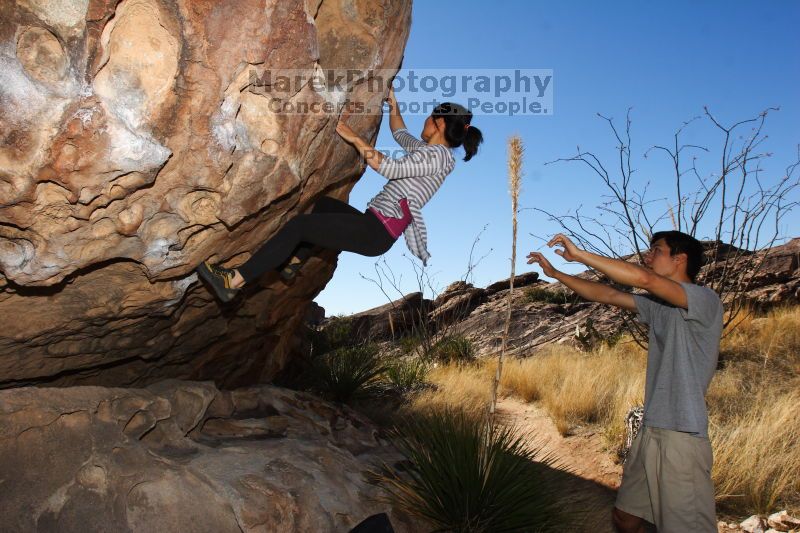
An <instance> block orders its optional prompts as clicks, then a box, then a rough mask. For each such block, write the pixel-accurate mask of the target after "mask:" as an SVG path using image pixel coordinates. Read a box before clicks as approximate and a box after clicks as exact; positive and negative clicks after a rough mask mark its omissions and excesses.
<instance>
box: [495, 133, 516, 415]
mask: <svg viewBox="0 0 800 533" xmlns="http://www.w3.org/2000/svg"><path fill="white" fill-rule="evenodd" d="M523 152H524V149H523V146H522V139H521V138H520V137H519V136H518V135H514V136H512V137H511V138H509V139H508V185H509V190H510V193H511V227H512V238H511V276H510V277H509V280H508V281H509V286H508V310H507V311H506V324H505V328H504V330H503V343H502V345H501V347H500V355H499V356H498V357H497V371H496V372H495V375H494V383H493V384H492V404H491V406H490V407H489V414H490V415H491V416H494V412H495V409H496V407H497V389H498V388H499V387H500V376H501V374H502V372H503V357H504V356H505V354H506V347H507V345H508V330H509V329H510V327H511V306H512V303H513V293H514V272H515V268H514V267H515V265H516V262H517V213H518V212H519V190H520V184H521V183H522V154H523Z"/></svg>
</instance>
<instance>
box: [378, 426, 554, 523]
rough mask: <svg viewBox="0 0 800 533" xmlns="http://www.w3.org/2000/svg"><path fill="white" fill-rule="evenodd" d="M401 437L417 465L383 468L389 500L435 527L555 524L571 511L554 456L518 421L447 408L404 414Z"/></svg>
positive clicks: (382, 479) (398, 434) (399, 429)
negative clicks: (558, 483) (563, 503)
mask: <svg viewBox="0 0 800 533" xmlns="http://www.w3.org/2000/svg"><path fill="white" fill-rule="evenodd" d="M394 442H395V444H396V445H397V446H398V448H399V449H400V450H401V451H402V453H403V454H404V455H405V456H406V458H407V459H408V463H410V467H407V468H406V469H405V471H403V472H399V471H397V470H395V469H393V468H391V467H389V466H386V465H385V466H384V468H383V471H382V472H380V473H378V474H377V480H378V482H380V483H381V484H382V485H383V487H384V488H385V490H386V494H387V496H386V497H385V498H384V500H385V501H386V502H387V503H390V504H393V505H396V506H398V507H399V508H401V509H403V510H404V511H406V512H407V513H409V514H412V515H414V516H417V517H419V518H422V519H424V520H426V521H428V522H429V523H430V524H431V525H432V526H433V527H434V531H454V532H474V533H478V532H492V533H501V532H511V531H519V532H521V531H526V532H529V531H548V530H550V531H552V530H554V528H555V526H556V523H557V522H559V521H560V520H561V519H562V518H563V510H562V509H561V507H560V505H559V503H558V500H557V499H556V498H555V497H554V496H553V487H552V485H551V483H550V482H549V481H550V477H551V476H550V474H549V473H550V472H552V470H551V469H550V466H551V464H552V459H551V458H550V457H549V456H539V455H540V454H539V452H538V451H537V450H532V449H530V448H529V447H527V446H526V445H525V441H524V440H523V438H522V437H520V436H517V435H516V432H515V430H514V429H513V428H510V427H508V426H502V425H500V424H495V423H493V422H492V421H491V420H489V419H488V418H487V417H485V416H484V417H477V418H476V417H472V416H469V415H467V414H465V413H463V412H456V411H451V410H444V411H441V412H438V413H436V412H434V413H428V414H424V415H416V416H415V417H414V418H409V419H407V420H404V421H403V422H402V423H401V424H400V425H399V426H398V427H397V428H396V429H395V430H394ZM560 525H561V526H563V523H562V524H560Z"/></svg>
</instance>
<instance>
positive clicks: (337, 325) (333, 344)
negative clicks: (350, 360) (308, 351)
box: [311, 316, 358, 354]
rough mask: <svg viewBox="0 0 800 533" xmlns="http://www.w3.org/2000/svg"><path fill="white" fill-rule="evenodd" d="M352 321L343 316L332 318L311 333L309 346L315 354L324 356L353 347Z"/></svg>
mask: <svg viewBox="0 0 800 533" xmlns="http://www.w3.org/2000/svg"><path fill="white" fill-rule="evenodd" d="M354 329H355V328H354V325H353V321H352V319H350V318H349V317H345V316H333V317H331V318H330V319H328V321H327V322H326V323H325V325H324V326H323V327H322V328H320V329H313V330H312V331H311V345H312V348H313V352H314V353H315V354H324V353H328V352H330V351H333V350H337V349H339V348H344V347H347V346H354V345H355V344H357V342H358V340H357V339H356V338H355V337H356V336H355V332H354Z"/></svg>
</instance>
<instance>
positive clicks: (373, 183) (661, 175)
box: [316, 0, 800, 316]
mask: <svg viewBox="0 0 800 533" xmlns="http://www.w3.org/2000/svg"><path fill="white" fill-rule="evenodd" d="M798 25H800V3H798V2H788V1H787V2H769V1H768V2H739V1H733V2H722V1H715V2H683V1H680V2H662V3H658V4H657V3H654V2H647V3H645V2H633V1H631V2H613V3H612V2H589V1H583V2H577V1H574V2H573V1H571V2H554V1H553V2H535V1H524V0H521V1H498V2H495V3H492V4H489V3H487V2H484V1H477V0H471V1H464V0H459V1H438V0H437V1H435V2H434V1H429V0H418V1H416V2H415V3H414V8H413V18H412V25H411V34H410V37H409V40H408V43H407V46H406V50H405V57H404V62H403V67H404V68H406V69H408V68H416V69H426V68H427V69H440V70H442V71H446V70H448V69H470V70H475V71H478V70H480V69H509V68H511V69H513V68H526V69H552V70H553V84H554V85H553V96H554V104H555V106H554V113H553V114H552V115H551V116H546V117H542V116H536V117H533V116H518V117H505V116H494V115H490V116H486V115H481V116H476V117H475V118H474V120H473V124H474V125H475V126H477V127H479V128H480V129H481V131H482V132H483V134H484V138H485V142H484V144H483V145H482V147H481V151H480V153H479V155H478V156H476V157H475V158H474V159H473V160H472V161H469V162H466V163H465V162H463V161H461V158H460V157H458V158H457V161H458V163H457V166H456V169H455V170H454V171H453V173H452V174H450V176H449V177H448V178H447V180H446V182H445V184H444V185H443V187H442V188H441V189H440V190H439V191H438V193H437V194H436V196H434V198H433V199H432V200H431V202H429V203H428V205H427V206H426V207H425V209H424V210H423V214H424V217H425V222H426V224H427V226H428V234H429V242H428V249H429V251H430V253H431V255H432V257H431V260H430V261H429V263H428V269H427V274H428V275H429V276H430V279H431V282H430V285H431V286H432V287H433V289H434V290H441V289H442V288H444V287H445V286H446V285H448V284H449V283H451V282H452V281H455V280H458V279H460V278H462V277H463V276H464V274H465V271H466V270H467V266H468V264H469V255H470V249H471V248H472V245H473V242H474V241H475V239H476V237H477V236H478V235H479V234H481V238H480V241H479V242H478V243H477V245H476V248H475V256H476V257H482V256H485V258H484V259H483V260H482V261H481V262H480V263H479V264H478V265H477V267H476V268H475V270H474V271H473V274H472V278H471V281H472V282H473V283H474V284H475V285H477V286H485V285H487V284H488V283H491V282H493V281H496V280H499V279H502V278H505V277H508V274H509V268H510V257H511V203H510V198H509V195H508V184H507V174H506V141H507V139H508V137H509V136H510V135H512V134H518V135H520V136H521V137H522V139H523V142H524V143H525V148H526V156H525V166H524V170H525V176H524V178H523V190H522V194H521V198H520V207H521V208H522V209H523V210H522V211H521V212H520V217H519V229H518V249H517V265H516V269H517V273H518V274H519V273H522V272H528V271H531V270H535V268H532V267H531V266H529V265H527V264H525V260H524V257H525V255H527V252H528V251H531V250H534V249H538V248H539V247H540V246H541V245H542V241H540V240H537V239H535V238H534V237H531V236H530V235H529V234H531V233H533V234H535V235H541V236H550V235H552V234H553V233H555V232H557V231H558V228H557V227H556V225H555V224H554V223H552V222H549V221H548V219H547V217H546V216H545V215H543V214H541V213H538V212H536V211H533V210H532V209H530V208H534V207H540V208H546V209H547V210H549V211H552V212H555V213H565V212H567V211H569V210H570V209H574V208H575V207H576V206H578V205H583V206H584V209H585V210H586V212H591V208H593V207H594V206H596V205H597V204H598V203H599V201H600V200H601V195H602V194H603V193H604V190H603V185H602V183H601V182H600V180H599V179H598V178H597V177H596V176H595V175H593V174H592V173H591V171H590V170H589V169H587V168H586V167H584V166H582V165H580V164H579V163H558V164H553V165H545V163H546V162H548V161H552V160H554V159H556V158H559V157H568V156H572V155H574V154H575V153H576V147H577V146H580V147H581V148H582V149H584V150H591V151H592V152H594V153H596V154H597V155H598V156H599V157H600V158H601V160H603V161H604V162H606V163H607V164H608V165H609V166H610V167H611V166H614V162H615V158H616V151H615V143H614V139H613V137H612V136H611V132H610V130H609V128H608V124H607V123H606V122H604V121H603V120H602V119H600V118H598V117H597V113H602V114H603V115H606V116H610V117H613V118H614V119H615V120H616V122H617V124H618V126H620V127H624V119H625V114H626V111H627V109H628V108H629V107H632V108H633V109H632V111H631V117H632V141H633V142H632V155H633V166H634V168H636V169H637V174H638V175H639V177H638V178H637V179H638V180H639V181H638V183H644V182H647V181H649V182H650V187H651V192H650V196H651V197H652V198H660V197H662V196H665V195H666V194H668V193H669V191H671V188H672V184H673V180H672V176H673V174H672V173H673V169H672V167H671V161H670V160H668V159H667V158H666V157H665V156H664V155H660V154H654V153H651V155H650V156H649V157H648V158H647V159H644V158H643V157H642V156H643V154H644V153H645V151H646V150H647V149H648V148H649V147H650V146H652V145H656V144H669V143H671V142H672V141H673V135H674V132H675V130H676V129H677V128H679V127H680V126H681V124H682V123H683V122H684V121H686V120H688V119H691V118H692V117H694V116H697V115H700V114H702V112H703V106H708V107H709V108H710V110H711V111H712V112H713V113H714V115H715V117H716V118H718V120H720V121H721V122H723V123H732V122H736V121H739V120H742V119H746V118H750V117H753V116H756V115H757V114H758V113H759V112H760V111H762V110H764V109H766V108H768V107H780V111H778V112H773V113H771V114H770V115H769V117H768V119H767V123H766V129H765V130H766V132H767V134H768V136H769V137H768V139H767V140H766V141H765V144H764V145H763V148H764V150H765V151H768V152H771V153H772V154H773V155H772V157H771V158H770V159H768V160H767V161H766V163H765V164H764V165H763V168H764V173H763V174H762V179H763V180H764V181H765V182H767V183H771V182H773V181H774V180H775V179H776V178H777V177H778V176H780V175H782V173H783V172H784V169H785V167H786V166H787V165H788V164H790V163H791V162H792V161H793V157H795V158H796V156H797V145H798V143H800V98H798V95H800V90H799V88H800V54H798V43H797V28H798ZM398 99H400V100H401V101H402V94H401V93H398ZM451 100H453V101H456V102H458V101H459V97H458V95H456V96H454V97H452V98H451ZM404 118H405V120H406V124H407V125H408V127H409V129H410V130H411V132H412V133H414V134H416V135H418V134H419V132H420V131H421V129H422V124H423V121H424V119H425V117H424V116H422V115H407V116H405V117H404ZM743 132H744V130H743ZM720 139H721V137H720V136H719V134H718V133H717V132H716V131H715V130H714V129H713V127H712V126H711V125H710V123H709V122H708V121H707V120H701V121H698V122H696V123H694V124H693V125H692V127H690V128H689V129H688V130H687V134H686V137H685V142H688V143H694V144H702V145H706V146H708V147H709V148H710V149H711V153H710V155H707V156H702V157H701V159H700V161H699V167H700V168H701V170H702V171H704V172H713V171H714V170H715V169H716V168H717V167H718V159H719V157H718V154H719V149H718V143H719V141H720ZM377 144H378V146H381V147H387V146H391V145H392V144H394V141H393V140H392V138H391V132H390V130H389V123H388V120H384V121H383V124H382V126H381V132H380V134H379V138H378V142H377ZM715 147H716V148H717V149H716V150H715ZM458 154H459V152H457V155H458ZM384 183H385V180H384V178H382V177H381V176H380V175H378V174H377V173H375V172H373V171H372V170H368V171H367V172H366V173H365V174H364V176H363V177H362V178H361V180H360V181H359V183H358V184H356V186H355V188H354V189H353V191H352V193H351V195H350V203H351V204H352V205H354V206H356V207H358V208H360V209H363V208H365V206H366V204H367V202H368V201H369V200H370V199H371V198H372V197H373V196H374V195H375V194H377V193H378V192H379V191H380V189H381V187H382V186H383V184H384ZM794 197H795V199H798V198H797V194H795V195H794ZM664 226H665V227H664V228H663V229H671V226H670V224H669V223H668V222H667V223H665V224H664ZM484 228H485V230H484ZM482 230H483V233H481V231H482ZM783 230H784V232H785V233H786V234H790V235H792V236H798V235H800V210H795V211H794V212H793V213H792V214H791V215H790V216H789V217H788V218H786V219H784V222H783ZM546 253H547V254H549V255H550V257H551V258H554V264H555V266H556V267H557V268H564V269H566V270H567V271H576V270H578V267H577V266H575V265H566V264H564V263H563V261H562V260H561V259H560V258H559V257H557V256H554V254H552V253H551V252H550V251H547V252H546ZM407 257H411V255H410V253H409V251H408V249H407V248H406V245H405V242H404V240H403V239H402V237H401V239H400V241H398V242H397V243H396V244H395V246H394V247H393V248H392V250H390V251H389V252H388V253H387V254H386V255H385V256H383V258H382V259H384V260H385V262H386V264H388V265H389V266H390V267H391V270H392V272H393V273H394V276H395V277H396V278H397V279H399V280H400V281H399V283H397V284H398V285H399V288H400V290H401V291H402V292H405V293H408V292H413V291H415V290H418V282H417V280H416V276H415V274H414V270H413V269H412V268H411V264H410V262H409V260H408V259H407ZM375 263H376V259H374V258H365V257H360V256H357V255H355V254H348V253H343V254H341V255H340V257H339V266H338V268H337V270H336V273H335V274H334V277H333V279H332V280H331V281H330V282H329V284H328V286H327V287H326V288H325V290H324V291H323V292H322V293H321V294H320V295H319V296H318V297H317V298H316V301H317V303H319V304H320V305H322V306H323V307H324V308H325V309H326V311H327V314H328V315H329V316H330V315H334V314H350V313H353V312H358V311H361V310H364V309H368V308H370V307H374V306H377V305H382V304H384V303H387V302H388V299H387V295H386V294H384V292H383V291H381V290H380V289H379V288H378V287H377V286H376V285H375V284H374V283H372V282H370V281H367V280H365V279H364V278H363V276H368V277H373V278H374V277H375ZM387 287H388V284H387V283H386V282H384V289H385V291H386V292H387V293H388V295H389V296H390V297H392V298H397V297H399V296H400V293H399V292H397V291H396V290H395V289H393V288H387ZM428 296H430V291H429V293H428Z"/></svg>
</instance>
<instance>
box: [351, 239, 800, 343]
mask: <svg viewBox="0 0 800 533" xmlns="http://www.w3.org/2000/svg"><path fill="white" fill-rule="evenodd" d="M757 259H758V261H756V263H758V264H759V265H760V268H758V269H757V271H755V272H752V274H753V275H752V279H751V281H750V287H749V290H747V291H746V293H745V294H744V298H745V300H746V301H747V303H748V304H749V305H751V306H753V307H756V308H759V309H762V310H765V309H768V308H770V307H773V306H778V305H785V304H798V303H800V238H794V239H792V240H790V241H789V242H787V243H786V244H784V245H781V246H776V247H774V248H772V249H770V250H768V251H762V252H758V257H757ZM762 259H763V261H762ZM721 267H722V265H721V264H715V263H713V262H710V263H709V264H707V265H706V266H704V267H703V270H702V271H701V274H700V278H699V279H700V283H702V281H703V279H704V278H706V277H708V276H710V275H714V274H715V273H716V272H717V271H718V270H719V269H720V268H721ZM732 268H736V266H735V265H734V266H733V267H732ZM582 276H583V277H586V278H588V279H597V276H596V275H594V274H593V273H589V272H587V273H584V274H582ZM748 277H749V276H748ZM508 288H509V280H508V279H506V280H503V281H498V282H496V283H493V284H491V285H489V286H487V287H485V288H479V287H473V286H472V285H470V284H468V283H464V282H461V281H460V282H456V283H453V284H451V285H450V286H449V287H447V288H446V289H445V290H444V291H443V292H442V294H440V295H439V296H438V297H436V298H435V299H434V300H427V299H424V298H423V297H422V295H421V294H420V293H413V294H410V295H408V296H406V297H404V298H401V299H399V300H397V301H395V302H392V303H389V304H386V305H384V306H381V307H378V308H375V309H370V310H368V311H364V312H361V313H357V314H355V315H353V316H352V317H351V318H352V321H353V326H354V327H355V328H356V331H358V332H359V335H360V336H362V337H363V338H370V339H373V340H375V341H379V342H380V341H384V342H385V341H390V340H393V339H394V340H396V339H399V338H400V337H403V336H406V335H415V334H418V332H419V328H420V324H421V323H424V324H425V326H424V327H425V329H426V330H427V332H428V333H430V334H449V335H463V336H465V337H467V338H469V339H470V340H471V341H472V343H473V345H474V347H475V348H476V351H477V353H478V355H489V354H492V353H495V352H496V351H497V350H498V349H499V348H500V344H501V339H502V334H503V327H504V324H505V322H504V321H505V317H506V313H507V309H508V308H507V305H508ZM513 294H514V297H513V298H514V299H513V305H512V319H511V329H510V332H509V341H508V342H509V344H508V346H509V353H512V354H514V353H519V354H524V353H529V352H530V351H532V350H534V349H536V348H537V347H540V346H543V345H545V344H549V343H570V344H573V345H576V346H578V347H582V346H583V345H587V344H591V343H593V342H596V341H598V340H600V339H602V338H608V337H609V336H613V335H616V334H617V333H619V332H620V331H621V328H622V326H623V318H622V317H623V315H622V314H621V313H620V312H617V311H616V310H614V309H612V308H609V307H608V306H602V305H599V304H594V303H590V302H586V301H581V300H580V299H578V298H576V297H575V296H574V295H573V294H572V293H571V292H570V291H568V290H567V289H566V287H564V286H563V285H562V284H561V283H557V282H556V283H547V282H546V281H543V280H540V279H539V275H538V273H537V272H529V273H525V274H522V275H519V276H517V277H516V278H515V282H514V293H513ZM420 317H425V319H424V321H422V320H421V319H420Z"/></svg>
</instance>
